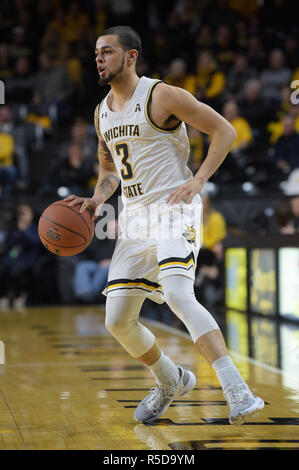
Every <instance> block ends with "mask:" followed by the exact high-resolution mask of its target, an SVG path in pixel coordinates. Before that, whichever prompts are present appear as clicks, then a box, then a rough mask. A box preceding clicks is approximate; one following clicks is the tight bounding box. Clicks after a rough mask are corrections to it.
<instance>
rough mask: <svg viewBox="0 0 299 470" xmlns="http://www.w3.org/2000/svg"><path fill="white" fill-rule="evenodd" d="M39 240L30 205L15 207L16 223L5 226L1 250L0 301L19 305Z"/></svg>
mask: <svg viewBox="0 0 299 470" xmlns="http://www.w3.org/2000/svg"><path fill="white" fill-rule="evenodd" d="M40 247H41V244H40V240H39V237H38V232H37V225H36V223H35V222H34V214H33V211H32V209H31V207H30V206H28V205H25V204H21V205H19V206H18V208H17V218H16V224H15V226H13V227H12V228H11V230H9V232H8V233H7V236H6V240H5V251H4V254H3V255H2V257H1V263H0V298H1V301H0V305H1V308H2V309H5V308H8V307H9V304H10V301H12V302H13V306H14V308H23V307H24V306H25V304H26V299H27V294H28V291H29V287H30V283H31V280H32V275H33V268H34V265H35V263H36V261H37V258H38V255H39V253H40Z"/></svg>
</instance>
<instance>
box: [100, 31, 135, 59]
mask: <svg viewBox="0 0 299 470" xmlns="http://www.w3.org/2000/svg"><path fill="white" fill-rule="evenodd" d="M108 34H113V35H115V36H117V37H118V40H119V43H120V44H121V46H122V47H123V49H124V50H125V51H129V50H130V49H136V50H137V52H138V58H140V56H141V52H142V43H141V39H140V36H139V34H138V33H137V31H135V29H133V28H131V26H111V28H107V29H104V31H102V33H101V34H100V35H99V37H101V36H108Z"/></svg>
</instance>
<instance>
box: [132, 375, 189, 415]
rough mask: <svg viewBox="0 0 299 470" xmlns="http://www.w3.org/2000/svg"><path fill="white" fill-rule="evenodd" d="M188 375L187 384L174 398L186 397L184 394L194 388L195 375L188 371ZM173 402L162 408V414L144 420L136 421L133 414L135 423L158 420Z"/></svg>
mask: <svg viewBox="0 0 299 470" xmlns="http://www.w3.org/2000/svg"><path fill="white" fill-rule="evenodd" d="M188 373H189V379H188V382H187V383H186V385H185V386H184V387H183V388H182V390H181V391H180V393H178V394H177V395H176V396H177V397H181V396H183V395H186V393H188V392H190V391H191V390H193V388H194V387H195V384H196V377H195V375H194V374H193V372H191V371H190V370H188ZM176 396H174V397H173V400H175V398H176ZM173 400H171V402H170V403H169V404H168V405H167V407H165V408H164V410H163V411H162V413H160V414H159V415H158V416H154V417H152V418H149V419H146V420H140V419H137V418H136V416H135V413H134V415H133V416H134V419H135V421H137V422H138V423H151V422H152V421H156V420H157V419H158V418H160V416H162V415H163V414H164V413H165V411H167V410H168V408H169V407H170V405H171V403H172V402H173Z"/></svg>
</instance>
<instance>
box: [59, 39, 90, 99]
mask: <svg viewBox="0 0 299 470" xmlns="http://www.w3.org/2000/svg"><path fill="white" fill-rule="evenodd" d="M57 62H58V63H57V65H59V66H61V67H64V69H65V71H66V72H67V74H68V75H69V78H70V79H71V81H72V84H73V86H74V88H75V91H76V94H75V96H77V94H78V95H80V96H82V95H83V93H84V84H83V75H82V64H81V61H80V60H79V59H78V58H77V57H76V56H75V54H74V53H73V51H72V47H71V45H70V44H69V43H64V44H61V45H60V48H59V55H58V61H57Z"/></svg>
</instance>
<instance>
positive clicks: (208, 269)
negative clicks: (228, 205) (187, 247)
mask: <svg viewBox="0 0 299 470" xmlns="http://www.w3.org/2000/svg"><path fill="white" fill-rule="evenodd" d="M201 197H202V202H203V246H202V248H201V250H200V255H199V257H198V260H197V272H196V279H195V295H196V296H199V297H198V298H202V299H203V302H206V303H208V304H209V305H215V304H216V303H217V302H219V301H220V300H221V298H222V294H223V293H222V289H223V286H222V273H223V240H224V239H225V237H226V222H225V219H224V217H223V216H222V214H220V212H218V211H216V210H215V209H214V208H213V207H212V204H211V202H210V199H209V197H208V195H206V194H202V195H201Z"/></svg>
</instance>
